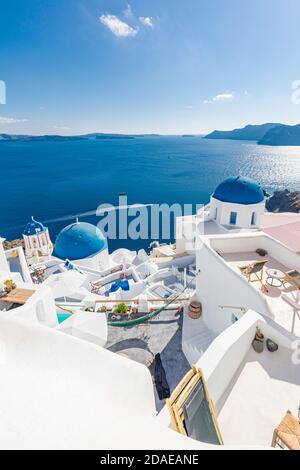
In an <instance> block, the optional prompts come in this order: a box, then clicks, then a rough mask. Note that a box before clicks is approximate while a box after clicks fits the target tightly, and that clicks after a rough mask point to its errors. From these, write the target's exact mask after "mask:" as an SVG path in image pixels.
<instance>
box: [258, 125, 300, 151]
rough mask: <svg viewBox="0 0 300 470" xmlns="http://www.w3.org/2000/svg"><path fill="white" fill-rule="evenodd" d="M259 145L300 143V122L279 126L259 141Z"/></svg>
mask: <svg viewBox="0 0 300 470" xmlns="http://www.w3.org/2000/svg"><path fill="white" fill-rule="evenodd" d="M258 144H259V145H278V146H279V145H300V124H298V125H297V126H285V125H281V126H277V127H273V128H272V129H269V130H268V132H266V134H265V135H264V136H263V137H262V138H261V139H260V140H259V141H258Z"/></svg>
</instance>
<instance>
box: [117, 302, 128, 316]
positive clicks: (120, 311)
mask: <svg viewBox="0 0 300 470" xmlns="http://www.w3.org/2000/svg"><path fill="white" fill-rule="evenodd" d="M127 312H128V307H127V305H126V304H125V303H124V302H121V303H120V304H118V305H117V306H116V307H115V308H114V313H117V314H119V315H126V313H127Z"/></svg>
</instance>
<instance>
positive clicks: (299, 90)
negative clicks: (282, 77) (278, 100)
mask: <svg viewBox="0 0 300 470" xmlns="http://www.w3.org/2000/svg"><path fill="white" fill-rule="evenodd" d="M292 90H294V91H293V93H292V103H293V104H300V80H295V81H293V83H292Z"/></svg>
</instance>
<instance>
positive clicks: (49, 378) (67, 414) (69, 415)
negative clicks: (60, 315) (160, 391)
mask: <svg viewBox="0 0 300 470" xmlns="http://www.w3.org/2000/svg"><path fill="white" fill-rule="evenodd" d="M0 346H1V348H0V448H1V449H54V448H55V449H124V448H127V449H175V448H176V449H193V448H202V447H203V444H201V443H199V442H196V441H194V440H192V439H187V438H185V437H184V436H181V435H180V434H178V433H176V432H174V431H172V430H170V429H169V428H167V427H164V426H163V425H162V424H161V423H160V422H159V421H157V420H156V419H155V405H154V394H153V385H152V380H151V376H150V374H149V372H148V370H147V368H146V367H145V366H142V365H140V364H137V363H135V362H133V361H131V360H130V359H127V358H124V357H122V356H120V355H117V354H114V353H111V352H110V351H107V350H105V349H103V348H101V347H100V346H96V345H93V344H91V343H88V342H86V341H82V340H79V339H77V338H73V337H71V336H69V335H64V334H62V333H60V332H58V331H55V330H53V329H50V328H47V327H43V326H41V325H39V324H33V323H30V322H26V321H24V320H20V319H18V318H12V317H10V316H9V314H4V313H2V314H0Z"/></svg>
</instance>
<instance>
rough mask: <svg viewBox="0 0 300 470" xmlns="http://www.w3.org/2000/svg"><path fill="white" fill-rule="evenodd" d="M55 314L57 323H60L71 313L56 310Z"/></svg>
mask: <svg viewBox="0 0 300 470" xmlns="http://www.w3.org/2000/svg"><path fill="white" fill-rule="evenodd" d="M56 315H57V320H58V323H62V322H64V321H65V320H67V318H69V317H70V316H71V315H72V314H71V313H66V312H57V313H56Z"/></svg>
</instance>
